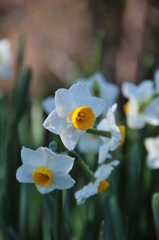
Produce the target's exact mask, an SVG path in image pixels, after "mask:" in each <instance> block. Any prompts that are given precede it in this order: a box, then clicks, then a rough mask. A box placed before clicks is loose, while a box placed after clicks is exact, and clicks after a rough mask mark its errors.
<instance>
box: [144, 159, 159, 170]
mask: <svg viewBox="0 0 159 240" xmlns="http://www.w3.org/2000/svg"><path fill="white" fill-rule="evenodd" d="M146 160H147V167H149V168H152V169H157V168H159V157H149V156H148V157H147V159H146Z"/></svg>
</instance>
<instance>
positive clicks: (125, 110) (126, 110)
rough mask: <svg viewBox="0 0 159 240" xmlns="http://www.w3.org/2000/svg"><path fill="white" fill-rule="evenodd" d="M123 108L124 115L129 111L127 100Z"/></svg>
mask: <svg viewBox="0 0 159 240" xmlns="http://www.w3.org/2000/svg"><path fill="white" fill-rule="evenodd" d="M123 109H124V113H125V115H127V114H128V112H129V111H130V105H129V104H128V102H127V103H125V104H124V106H123Z"/></svg>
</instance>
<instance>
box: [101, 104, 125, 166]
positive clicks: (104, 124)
mask: <svg viewBox="0 0 159 240" xmlns="http://www.w3.org/2000/svg"><path fill="white" fill-rule="evenodd" d="M116 108H117V104H114V105H113V106H112V107H111V108H109V110H108V113H107V115H106V118H104V119H102V120H101V121H100V122H99V124H98V125H97V129H98V130H103V131H108V132H111V134H112V137H111V138H107V137H101V139H102V141H103V144H102V145H101V146H100V148H99V157H98V163H102V162H103V161H104V160H105V159H106V158H107V157H108V152H109V150H110V151H114V150H115V149H116V148H117V147H119V145H120V144H121V145H122V144H123V142H124V138H125V127H124V126H119V127H118V126H117V125H116V121H115V115H114V112H115V110H116Z"/></svg>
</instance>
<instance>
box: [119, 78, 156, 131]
mask: <svg viewBox="0 0 159 240" xmlns="http://www.w3.org/2000/svg"><path fill="white" fill-rule="evenodd" d="M122 92H123V95H124V96H125V97H127V98H128V99H129V101H128V102H127V103H126V104H125V106H124V112H125V114H126V117H127V124H128V126H129V127H130V128H134V129H140V128H143V127H144V126H145V124H146V123H150V124H153V122H154V119H153V116H154V117H155V118H156V113H155V112H154V111H155V109H154V108H151V109H150V108H147V109H146V111H145V107H147V106H148V104H149V103H150V102H151V101H152V97H153V94H154V88H153V82H152V81H149V80H145V81H143V82H142V83H140V84H139V85H138V86H136V85H135V84H133V83H127V82H125V83H123V85H122ZM150 116H152V117H151V118H150Z"/></svg>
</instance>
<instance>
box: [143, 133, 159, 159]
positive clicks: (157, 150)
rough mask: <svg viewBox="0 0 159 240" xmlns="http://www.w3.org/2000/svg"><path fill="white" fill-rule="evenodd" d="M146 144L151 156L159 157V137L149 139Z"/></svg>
mask: <svg viewBox="0 0 159 240" xmlns="http://www.w3.org/2000/svg"><path fill="white" fill-rule="evenodd" d="M144 143H145V147H146V149H147V151H148V153H149V155H150V156H153V157H159V136H158V137H155V138H147V139H145V141H144Z"/></svg>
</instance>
